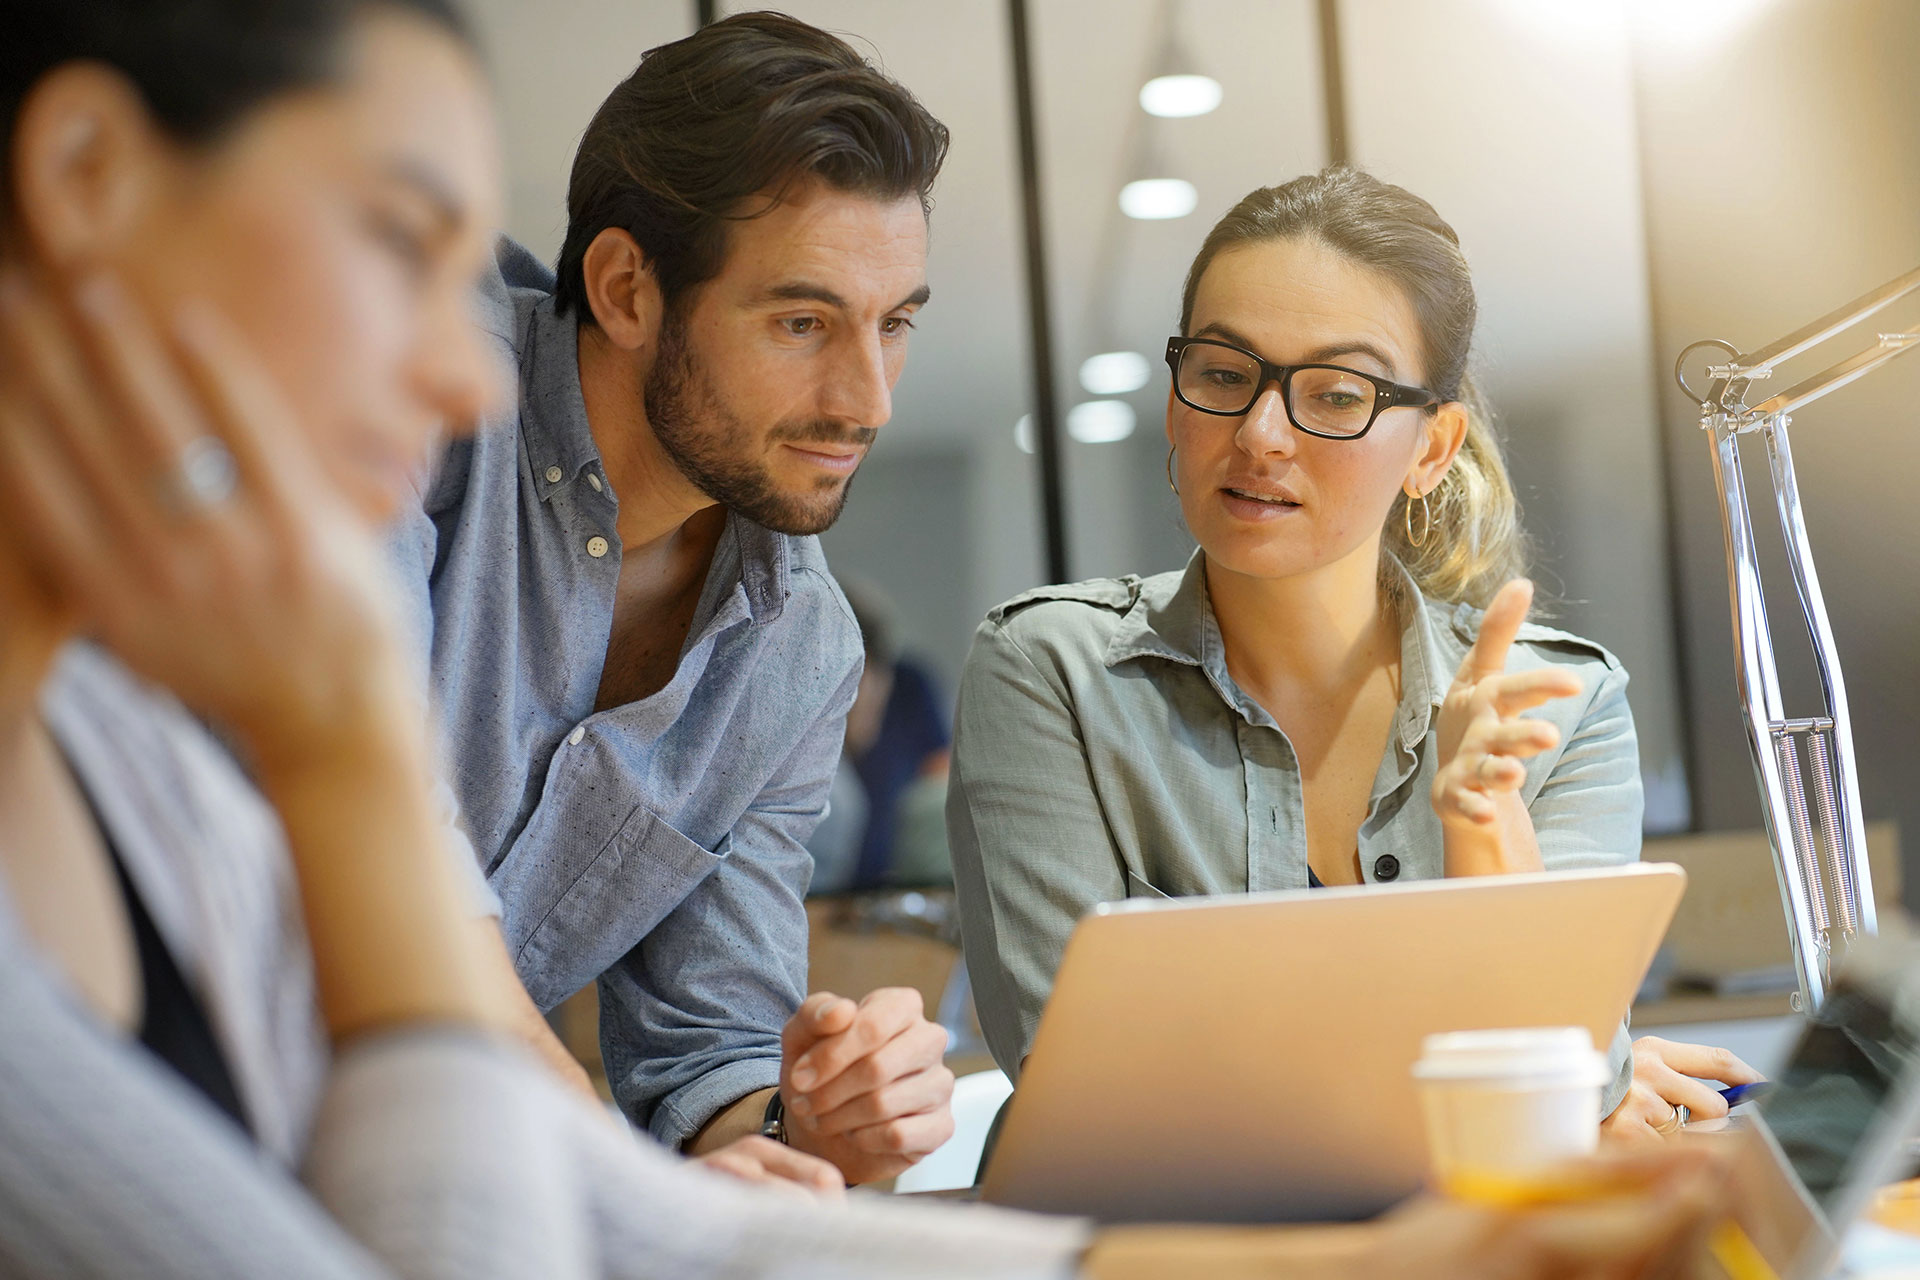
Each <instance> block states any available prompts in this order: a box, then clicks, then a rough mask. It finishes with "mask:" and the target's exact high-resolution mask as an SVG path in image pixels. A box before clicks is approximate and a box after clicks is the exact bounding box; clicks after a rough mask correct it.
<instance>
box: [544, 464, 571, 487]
mask: <svg viewBox="0 0 1920 1280" xmlns="http://www.w3.org/2000/svg"><path fill="white" fill-rule="evenodd" d="M565 474H567V473H566V472H564V471H562V470H561V469H560V468H558V467H548V468H547V483H548V484H559V483H560V477H561V476H564V475H565Z"/></svg>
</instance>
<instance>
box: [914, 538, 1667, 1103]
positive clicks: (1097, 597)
mask: <svg viewBox="0 0 1920 1280" xmlns="http://www.w3.org/2000/svg"><path fill="white" fill-rule="evenodd" d="M1392 568H1393V570H1394V574H1395V576H1394V580H1393V583H1392V584H1391V585H1392V587H1393V594H1394V596H1395V598H1396V599H1397V600H1398V601H1399V602H1400V615H1401V619H1402V622H1403V628H1404V629H1403V631H1402V634H1401V641H1400V684H1401V697H1400V705H1399V708H1398V710H1397V711H1396V712H1395V714H1394V719H1393V726H1392V729H1391V731H1390V733H1389V735H1388V739H1387V742H1386V744H1385V748H1386V750H1385V754H1384V755H1383V756H1382V757H1381V760H1380V768H1379V771H1378V772H1377V773H1376V774H1375V776H1374V782H1373V789H1372V798H1371V801H1370V803H1369V805H1368V809H1367V816H1366V818H1365V819H1364V820H1363V821H1362V822H1361V824H1360V831H1359V854H1360V870H1361V874H1362V875H1363V876H1364V877H1365V878H1366V879H1367V880H1368V881H1370V882H1371V881H1385V880H1396V879H1397V880H1407V879H1416V880H1427V879H1438V878H1439V877H1441V876H1442V875H1444V874H1445V865H1444V844H1443V840H1442V835H1441V829H1440V819H1439V817H1438V815H1437V814H1435V813H1434V811H1433V805H1432V803H1431V801H1430V800H1429V798H1428V797H1429V794H1430V791H1431V789H1432V786H1433V778H1434V772H1435V769H1436V765H1437V761H1436V756H1437V754H1438V749H1437V746H1436V743H1435V740H1434V731H1435V720H1436V712H1437V711H1438V710H1439V708H1440V704H1441V701H1442V699H1443V698H1444V697H1445V696H1446V692H1447V688H1448V686H1449V685H1450V684H1451V683H1452V681H1453V675H1454V672H1455V671H1457V670H1458V669H1459V666H1460V662H1461V659H1462V658H1463V657H1465V655H1466V652H1467V649H1468V647H1469V646H1471V645H1472V643H1473V639H1474V637H1475V635H1476V634H1477V633H1478V630H1479V625H1480V617H1481V613H1480V611H1479V610H1477V609H1474V608H1472V607H1471V606H1468V605H1450V604H1446V603H1443V602H1441V601H1438V600H1435V599H1433V598H1431V597H1425V596H1422V595H1421V594H1420V593H1419V591H1418V589H1417V588H1416V587H1415V586H1414V585H1413V582H1412V580H1411V579H1410V578H1409V577H1407V576H1406V574H1405V572H1404V570H1401V569H1400V568H1399V566H1398V565H1394V566H1392ZM1548 665H1558V666H1563V667H1568V668H1571V669H1572V670H1574V671H1576V672H1578V673H1579V674H1580V677H1581V679H1582V682H1583V685H1584V687H1583V689H1582V691H1581V693H1580V694H1579V695H1577V696H1575V697H1571V698H1562V699H1558V700H1556V701H1554V702H1551V703H1548V704H1547V705H1546V706H1544V707H1541V708H1539V709H1538V710H1537V711H1534V712H1532V713H1531V714H1532V715H1535V716H1537V717H1539V718H1541V719H1544V720H1548V721H1551V722H1552V723H1553V724H1554V725H1555V726H1556V727H1558V728H1559V730H1560V737H1561V741H1560V745H1559V746H1558V747H1557V748H1555V749H1553V750H1551V751H1546V752H1543V753H1541V754H1540V755H1538V756H1536V757H1534V758H1533V759H1532V760H1530V761H1528V762H1527V779H1526V783H1525V784H1524V786H1523V787H1522V790H1521V794H1522V796H1523V798H1524V799H1525V800H1526V802H1527V808H1528V811H1529V813H1530V814H1531V815H1532V818H1533V824H1534V830H1535V832H1536V833H1537V834H1538V837H1539V842H1540V854H1541V857H1542V859H1543V860H1544V861H1545V863H1546V866H1547V868H1548V869H1549V870H1566V869H1571V868H1581V867H1598V866H1610V865H1614V864H1617V863H1623V862H1628V861H1631V860H1633V859H1635V858H1637V857H1638V856H1639V852H1640V812H1641V789H1640V761H1639V751H1638V747H1637V745H1636V743H1635V740H1634V732H1633V716H1632V713H1631V712H1630V711H1629V710H1628V708H1627V697H1626V686H1627V673H1626V670H1625V669H1624V668H1623V667H1621V665H1620V662H1619V660H1618V659H1616V658H1615V657H1614V656H1613V655H1612V654H1611V653H1608V652H1607V651H1606V650H1605V649H1604V648H1602V647H1601V646H1599V645H1597V644H1595V643H1593V642H1592V641H1590V640H1584V639H1582V638H1580V637H1579V636H1575V635H1570V634H1568V633H1566V632H1564V631H1556V630H1554V629H1552V628H1550V627H1543V626H1536V625H1534V624H1531V623H1529V624H1527V625H1525V626H1523V627H1522V628H1521V629H1520V634H1519V638H1518V639H1517V640H1516V642H1515V644H1514V646H1513V649H1512V651H1511V654H1510V655H1509V658H1508V662H1507V667H1508V670H1510V671H1524V670H1528V669H1532V668H1537V667H1542V666H1548ZM947 830H948V837H949V840H950V842H951V844H952V849H953V868H954V879H955V883H956V885H957V886H958V889H959V895H960V909H961V923H962V928H963V931H964V934H965V941H966V952H967V966H968V970H969V972H970V973H971V975H972V978H973V985H974V996H975V1000H976V1002H977V1004H978V1007H979V1011H980V1024H981V1027H982V1029H983V1030H984V1031H985V1032H986V1036H987V1043H988V1045H989V1047H990V1048H991V1049H992V1050H993V1055H994V1058H995V1059H996V1060H997V1061H998V1062H999V1064H1000V1065H1001V1067H1002V1068H1004V1069H1005V1070H1006V1072H1007V1074H1008V1075H1010V1076H1013V1077H1015V1078H1016V1079H1017V1078H1018V1075H1019V1067H1020V1062H1021V1060H1022V1059H1023V1058H1024V1057H1025V1056H1026V1054H1027V1051H1028V1049H1029V1047H1030V1046H1031V1045H1032V1043H1033V1034H1034V1031H1035V1029H1036V1028H1037V1027H1038V1026H1039V1023H1040V1012H1041V1009H1042V1008H1043V1007H1044V1006H1045V1004H1046V1000H1047V995H1048V993H1049V992H1050V991H1051V990H1052V986H1053V975H1054V971H1055V969H1056V968H1057V967H1058V966H1059V963H1060V956H1061V953H1062V951H1063V950H1064V949H1065V947H1066V943H1067V935H1068V934H1069V933H1071V932H1072V930H1073V926H1074V923H1075V922H1076V921H1077V920H1079V918H1080V917H1081V916H1083V915H1085V914H1086V913H1087V911H1088V910H1090V909H1091V908H1092V907H1093V906H1095V905H1096V904H1098V903H1101V902H1109V901H1114V900H1117V899H1120V898H1126V897H1140V896H1147V897H1166V896H1173V897H1180V896H1185V895H1189V894H1220V893H1244V892H1249V891H1261V890H1269V889H1304V888H1306V887H1307V840H1306V813H1305V807H1304V804H1303V801H1302V795H1301V783H1300V765H1299V762H1298V760H1297V759H1296V758H1295V755H1294V751H1293V747H1292V744H1291V743H1289V742H1288V740H1287V736H1286V734H1285V733H1283V732H1282V731H1281V729H1280V726H1279V725H1277V724H1276V723H1275V722H1274V719H1273V717H1272V716H1271V715H1269V714H1268V713H1267V711H1266V710H1265V708H1263V707H1261V706H1260V705H1259V704H1258V703H1256V702H1255V701H1254V700H1253V699H1252V698H1250V697H1248V696H1247V695H1246V694H1245V693H1243V692H1242V691H1241V690H1240V688H1239V686H1237V685H1236V684H1235V683H1234V680H1233V677H1232V676H1231V675H1229V674H1228V672H1227V662H1226V651H1225V648H1224V646H1223V644H1222V642H1221V638H1220V628H1219V625H1218V624H1217V623H1216V621H1215V620H1214V616H1213V610H1212V608H1211V607H1210V605H1209V603H1208V599H1207V587H1206V573H1205V559H1204V556H1203V555H1202V554H1201V553H1198V552H1196V553H1195V555H1194V557H1193V559H1192V560H1191V561H1190V562H1189V563H1188V565H1187V568H1186V569H1185V570H1184V571H1182V572H1178V573H1163V574H1159V575H1157V576H1155V577H1151V578H1144V579H1143V578H1138V577H1133V576H1129V577H1125V578H1099V579H1094V580H1092V581H1088V582H1080V583H1073V584H1070V585H1066V586H1053V587H1042V588H1040V589H1039V590H1036V591H1029V592H1027V593H1026V594H1024V595H1021V596H1017V597H1015V598H1014V599H1012V600H1010V601H1008V602H1007V603H1005V604H1003V605H1000V606H999V607H998V608H996V609H994V610H993V611H992V612H991V613H989V614H988V615H987V619H986V621H985V622H983V623H982V624H981V626H980V629H979V631H978V632H976V633H975V635H974V640H973V647H972V650H971V651H970V652H969V653H968V655H967V663H966V668H965V670H964V672H963V673H962V675H961V678H960V699H959V710H958V713H957V716H956V720H955V727H954V753H953V783H952V788H951V791H950V793H949V796H948V801H947ZM1612 1056H1613V1059H1614V1062H1615V1065H1616V1067H1618V1068H1619V1071H1618V1073H1617V1075H1616V1080H1615V1083H1614V1085H1613V1086H1612V1087H1611V1088H1609V1090H1608V1091H1607V1096H1606V1100H1605V1105H1606V1109H1607V1110H1608V1111H1611V1110H1612V1108H1613V1106H1614V1105H1615V1104H1616V1103H1617V1102H1618V1101H1619V1099H1620V1097H1621V1096H1623V1095H1624V1093H1625V1092H1626V1087H1627V1084H1628V1083H1629V1082H1630V1079H1631V1072H1632V1066H1631V1057H1630V1055H1629V1054H1628V1051H1627V1038H1626V1036H1625V1034H1624V1031H1623V1033H1622V1034H1621V1035H1619V1036H1617V1037H1616V1038H1615V1041H1614V1045H1613V1054H1612Z"/></svg>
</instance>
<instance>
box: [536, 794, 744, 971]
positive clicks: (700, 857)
mask: <svg viewBox="0 0 1920 1280" xmlns="http://www.w3.org/2000/svg"><path fill="white" fill-rule="evenodd" d="M732 842H733V837H732V836H731V835H729V836H727V837H726V838H725V839H723V840H722V841H721V842H720V847H719V848H717V849H711V850H710V849H706V848H703V847H702V846H700V845H699V844H697V843H695V842H694V841H693V840H691V839H689V838H688V837H687V836H685V835H683V834H681V833H680V832H679V831H677V830H675V829H674V826H673V824H672V823H670V822H668V821H667V820H666V819H665V818H663V817H661V816H660V815H659V814H657V813H655V812H653V811H652V810H651V809H649V808H647V807H646V806H645V805H639V806H636V807H635V808H634V809H633V811H632V812H631V813H629V814H628V815H627V819H626V821H625V822H623V823H621V824H620V827H619V829H618V830H617V831H616V832H615V833H614V835H613V838H612V839H610V840H608V841H607V843H606V844H605V845H604V846H603V847H602V848H601V850H600V852H599V853H598V855H596V856H595V857H594V858H593V859H592V860H591V861H590V862H589V863H588V864H587V865H586V867H585V868H583V869H582V870H581V871H580V873H579V874H578V875H577V876H575V877H574V879H573V881H572V883H571V884H568V885H566V886H565V888H564V889H563V890H561V892H560V893H559V895H558V897H557V899H556V900H555V901H554V903H553V906H552V907H551V909H550V910H548V911H547V912H546V914H545V915H544V916H543V917H541V918H540V919H539V920H538V921H537V922H531V923H530V924H526V925H525V926H524V934H523V936H521V937H518V938H516V937H514V936H513V934H512V933H510V934H509V937H508V940H507V941H508V946H509V947H510V948H511V949H512V951H513V953H514V964H515V967H516V968H518V969H519V971H520V977H521V980H522V981H524V982H525V983H526V984H527V992H528V994H529V995H531V996H532V997H533V999H534V1002H535V1003H536V1004H538V1005H539V1006H540V1007H541V1008H543V1009H549V1008H552V1007H553V1006H554V1005H556V1004H558V1003H559V1002H560V1001H562V1000H565V999H566V998H567V997H568V996H570V995H572V994H573V993H574V992H575V991H578V990H579V989H580V988H581V987H583V986H585V985H586V984H587V983H589V982H591V981H593V980H594V979H595V978H597V977H599V976H600V975H601V974H602V973H604V972H606V971H607V969H609V968H611V967H612V966H613V965H614V964H615V963H616V962H617V961H618V960H619V959H620V957H622V956H624V955H625V954H627V952H629V951H631V950H633V948H634V947H635V946H637V945H638V944H639V942H640V941H641V939H643V938H645V937H646V936H647V935H648V934H649V933H651V932H653V930H654V928H655V927H657V926H658V925H659V924H660V922H661V921H662V920H664V919H666V917H667V916H668V915H669V914H670V913H671V912H672V911H673V910H674V908H676V907H678V906H679V905H680V904H681V903H682V902H684V901H686V899H687V896H688V895H689V894H691V893H692V892H693V891H694V890H695V889H697V888H699V887H700V885H701V884H702V882H704V881H705V880H706V878H707V877H708V876H710V875H712V874H713V873H714V872H715V871H717V870H718V869H719V867H720V864H721V863H723V862H725V861H726V859H727V856H728V854H729V853H730V852H731V851H732ZM514 932H518V931H514Z"/></svg>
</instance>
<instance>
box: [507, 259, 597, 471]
mask: <svg viewBox="0 0 1920 1280" xmlns="http://www.w3.org/2000/svg"><path fill="white" fill-rule="evenodd" d="M515 292H516V301H517V302H519V303H520V305H519V306H517V307H516V310H517V311H518V313H519V315H518V320H519V324H518V328H519V333H518V335H517V337H518V339H519V341H518V344H517V345H518V346H519V349H520V435H521V439H522V440H523V441H525V443H526V448H527V462H528V463H529V465H530V466H531V467H532V469H533V488H534V492H535V493H537V494H539V495H540V500H541V501H542V502H544V501H546V500H547V499H548V498H549V497H551V496H552V495H553V492H554V490H556V489H560V488H564V487H565V486H567V485H570V484H572V483H574V482H575V481H577V480H578V479H580V475H581V472H583V471H585V470H586V469H587V468H588V467H593V468H595V469H597V470H599V471H600V472H601V473H602V474H604V473H605V471H606V468H605V467H603V466H601V465H600V449H599V446H598V445H596V444H594V442H593V431H592V429H591V428H590V427H588V425H587V401H586V396H585V395H584V394H583V393H582V392H581V390H580V326H579V322H578V321H576V320H574V319H573V318H572V317H571V316H562V315H559V314H557V313H556V312H555V310H554V305H553V298H552V296H551V295H534V294H531V293H530V292H528V291H520V290H516V291H515ZM530 297H537V298H538V300H537V301H533V302H532V303H531V305H529V304H528V303H527V302H526V301H524V300H526V299H529V298H530ZM555 467H558V468H560V478H559V479H558V480H551V479H549V478H548V474H549V472H551V471H552V469H553V468H555Z"/></svg>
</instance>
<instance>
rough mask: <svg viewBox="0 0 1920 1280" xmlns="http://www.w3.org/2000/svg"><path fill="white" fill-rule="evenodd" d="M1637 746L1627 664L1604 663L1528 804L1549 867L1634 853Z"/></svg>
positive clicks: (1591, 863)
mask: <svg viewBox="0 0 1920 1280" xmlns="http://www.w3.org/2000/svg"><path fill="white" fill-rule="evenodd" d="M1644 807H1645V798H1644V795H1643V793H1642V791H1641V784H1640V744H1639V740H1638V738H1637V737H1636V736H1635V734H1634V730H1633V711H1632V710H1631V709H1630V708H1629V707H1628V705H1627V673H1626V669H1625V668H1623V667H1620V666H1618V665H1614V664H1608V665H1607V666H1606V667H1604V668H1602V670H1601V674H1600V677H1599V682H1598V685H1597V687H1596V688H1595V690H1594V694H1593V697H1592V699H1591V700H1590V701H1589V702H1588V704H1587V709H1586V713H1585V714H1584V715H1582V716H1581V718H1580V723H1579V725H1578V726H1577V727H1576V728H1575V729H1574V731H1573V733H1572V734H1571V735H1570V736H1569V737H1568V739H1567V743H1566V748H1565V749H1564V750H1563V751H1561V753H1560V756H1559V758H1558V759H1557V760H1556V761H1555V762H1554V765H1553V771H1552V772H1551V773H1549V774H1548V775H1547V778H1546V780H1545V781H1544V782H1543V783H1542V784H1541V786H1540V791H1539V794H1538V795H1536V796H1535V797H1534V798H1533V800H1532V802H1531V803H1529V804H1528V806H1527V812H1528V813H1529V814H1530V815H1531V816H1532V818H1533V830H1534V834H1535V836H1536V838H1537V839H1538V840H1539V842H1540V859H1541V861H1542V862H1544V863H1545V864H1546V867H1547V869H1548V870H1549V871H1574V870H1579V869H1582V868H1587V867H1610V866H1618V865H1619V864H1621V863H1625V862H1633V861H1635V860H1637V859H1638V858H1639V857H1640V819H1641V812H1642V810H1643V809H1644Z"/></svg>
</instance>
